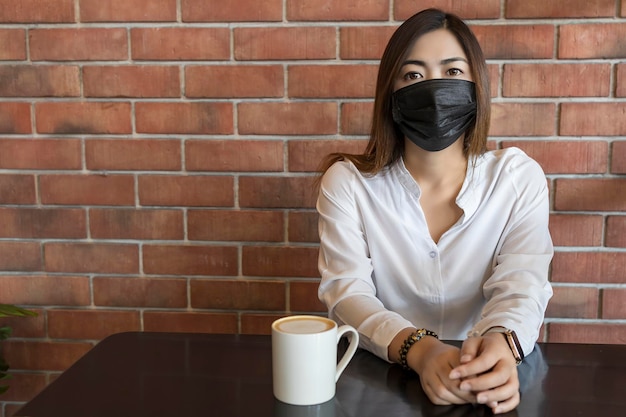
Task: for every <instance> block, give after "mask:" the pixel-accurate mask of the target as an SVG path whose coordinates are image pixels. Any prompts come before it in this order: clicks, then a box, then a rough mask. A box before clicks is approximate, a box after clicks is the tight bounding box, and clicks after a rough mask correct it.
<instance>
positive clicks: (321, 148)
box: [288, 139, 367, 172]
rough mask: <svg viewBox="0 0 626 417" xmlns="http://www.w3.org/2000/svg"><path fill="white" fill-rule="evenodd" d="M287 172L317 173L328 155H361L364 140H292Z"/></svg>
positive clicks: (363, 148)
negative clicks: (334, 153)
mask: <svg viewBox="0 0 626 417" xmlns="http://www.w3.org/2000/svg"><path fill="white" fill-rule="evenodd" d="M288 145H289V171H291V172H317V171H318V169H319V168H320V163H321V162H322V161H323V160H324V158H326V157H327V156H328V155H329V154H330V153H333V152H347V153H356V154H359V153H363V151H364V150H365V147H366V145H367V141H365V140H336V139H335V140H292V141H289V143H288Z"/></svg>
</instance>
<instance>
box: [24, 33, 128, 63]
mask: <svg viewBox="0 0 626 417" xmlns="http://www.w3.org/2000/svg"><path fill="white" fill-rule="evenodd" d="M28 38H29V42H28V44H29V47H30V58H31V59H32V60H33V61H122V60H126V59H128V39H127V36H126V29H122V28H114V29H106V28H80V29H75V28H73V29H31V30H29V32H28Z"/></svg>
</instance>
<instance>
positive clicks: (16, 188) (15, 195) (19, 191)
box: [0, 174, 37, 204]
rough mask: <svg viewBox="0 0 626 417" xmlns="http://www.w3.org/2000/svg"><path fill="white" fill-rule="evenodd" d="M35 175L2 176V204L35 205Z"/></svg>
mask: <svg viewBox="0 0 626 417" xmlns="http://www.w3.org/2000/svg"><path fill="white" fill-rule="evenodd" d="M36 201H37V196H36V192H35V177H34V176H33V175H10V174H3V175H0V204H35V203H36Z"/></svg>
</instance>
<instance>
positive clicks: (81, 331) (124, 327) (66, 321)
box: [48, 310, 141, 340]
mask: <svg viewBox="0 0 626 417" xmlns="http://www.w3.org/2000/svg"><path fill="white" fill-rule="evenodd" d="M140 325H141V324H140V321H139V311H121V310H110V311H107V310H49V311H48V334H49V335H50V337H51V338H53V339H83V340H84V339H93V340H101V339H104V338H105V337H107V336H110V335H112V334H115V333H121V332H130V331H138V330H140Z"/></svg>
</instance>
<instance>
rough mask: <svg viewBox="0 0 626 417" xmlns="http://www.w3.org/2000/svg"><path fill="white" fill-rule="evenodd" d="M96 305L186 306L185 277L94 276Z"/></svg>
mask: <svg viewBox="0 0 626 417" xmlns="http://www.w3.org/2000/svg"><path fill="white" fill-rule="evenodd" d="M93 294H94V304H95V305H96V306H104V307H154V308H186V307H187V280H186V279H161V278H159V279H151V278H121V277H120V278H106V277H102V278H98V277H96V278H94V279H93Z"/></svg>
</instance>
